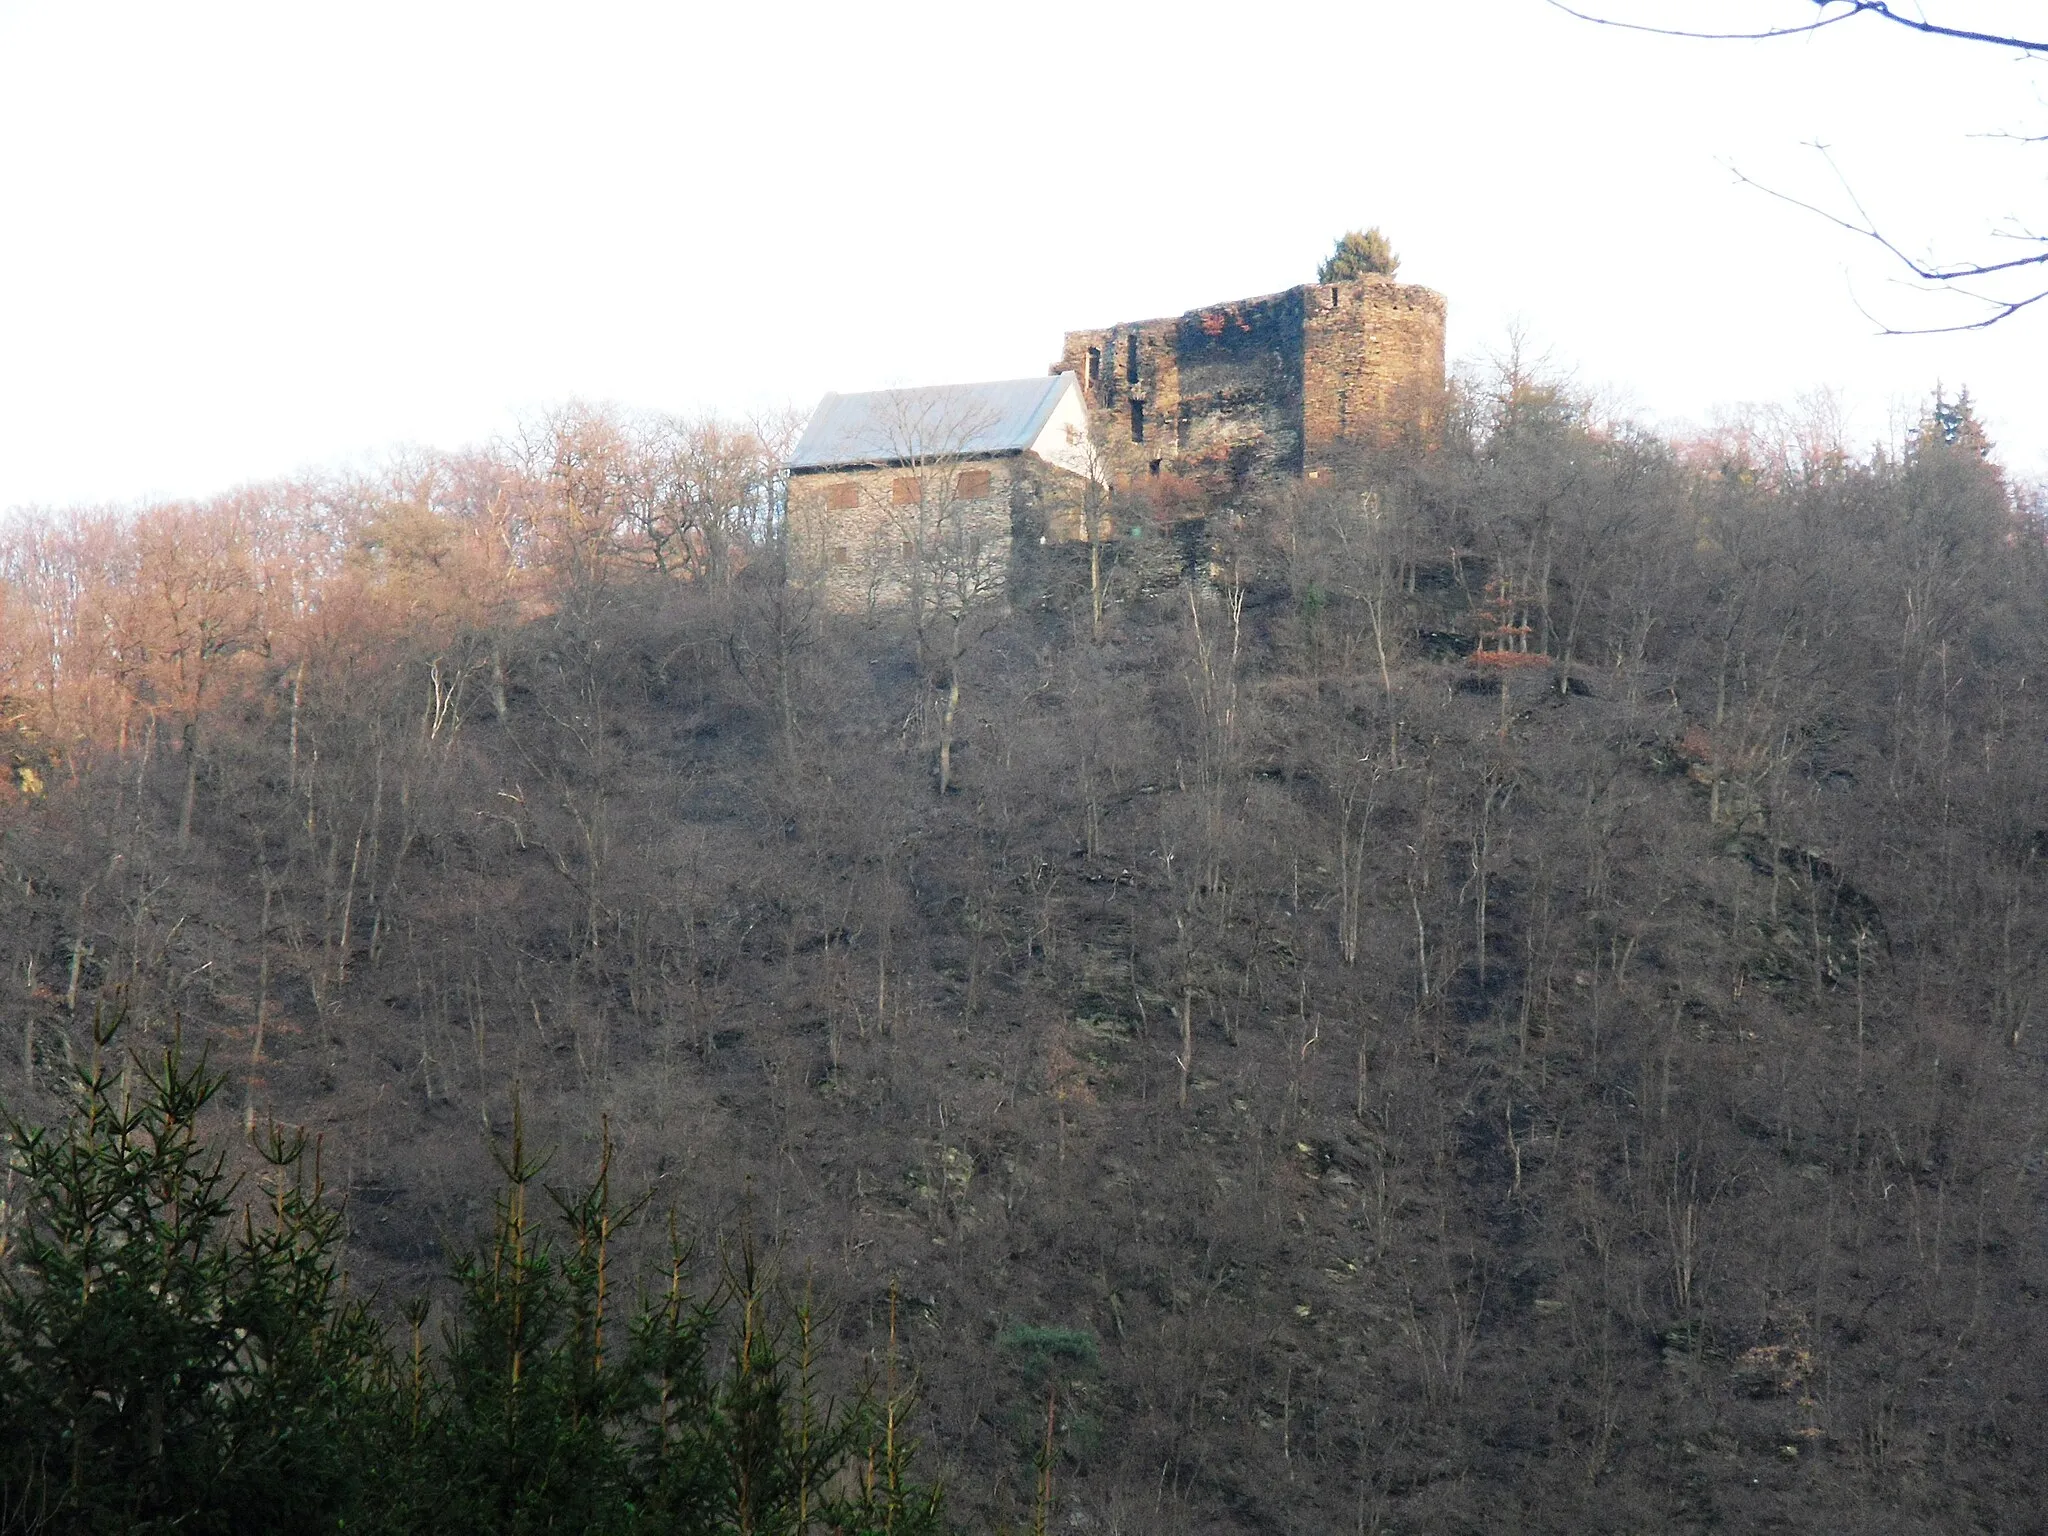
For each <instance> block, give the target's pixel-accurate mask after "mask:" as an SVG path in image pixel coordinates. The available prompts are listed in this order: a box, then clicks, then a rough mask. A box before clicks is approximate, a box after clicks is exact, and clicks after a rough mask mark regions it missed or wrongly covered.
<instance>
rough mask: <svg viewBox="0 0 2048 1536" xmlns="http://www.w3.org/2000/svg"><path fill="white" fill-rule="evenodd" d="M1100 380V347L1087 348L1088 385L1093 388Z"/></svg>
mask: <svg viewBox="0 0 2048 1536" xmlns="http://www.w3.org/2000/svg"><path fill="white" fill-rule="evenodd" d="M1101 382H1102V348H1100V347H1090V348H1089V349H1088V387H1089V388H1090V389H1093V388H1094V387H1095V386H1096V385H1097V384H1099V383H1101Z"/></svg>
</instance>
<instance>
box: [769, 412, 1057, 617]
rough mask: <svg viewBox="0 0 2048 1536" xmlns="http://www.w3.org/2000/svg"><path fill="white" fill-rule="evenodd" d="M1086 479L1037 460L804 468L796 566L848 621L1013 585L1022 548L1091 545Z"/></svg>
mask: <svg viewBox="0 0 2048 1536" xmlns="http://www.w3.org/2000/svg"><path fill="white" fill-rule="evenodd" d="M1087 493H1088V481H1087V479H1086V477H1084V476H1081V475H1077V474H1075V473H1074V472H1073V471H1072V470H1069V469H1065V468H1062V467H1061V466H1059V465H1056V464H1050V463H1047V462H1046V461H1045V460H1044V459H1043V458H1041V457H1039V456H1038V455H1037V454H1035V453H1031V452H1029V451H1017V452H1011V453H1002V454H991V455H986V456H976V457H972V458H959V459H948V458H941V459H934V460H930V461H926V462H922V463H914V464H865V465H841V466H834V467H828V468H820V469H806V470H793V471H792V472H791V474H790V478H789V495H788V506H787V512H786V518H787V521H786V525H785V526H786V528H787V531H788V538H789V550H790V559H791V563H792V566H793V568H794V569H795V571H796V572H797V574H798V575H799V577H800V578H801V579H804V580H806V581H808V582H810V583H812V584H813V585H815V586H816V587H817V588H818V589H819V590H821V591H822V593H823V594H824V597H825V601H826V603H827V605H828V606H829V607H831V608H834V609H838V610H840V611H842V612H845V611H858V610H862V609H871V608H880V607H896V606H901V605H903V604H906V603H909V602H912V601H914V600H916V599H918V598H919V597H921V596H929V597H931V598H932V599H935V600H937V601H939V602H940V603H942V604H945V603H951V602H957V601H960V600H963V599H966V600H971V599H974V598H977V597H979V596H981V595H983V594H985V593H986V592H988V591H992V590H994V589H996V588H999V587H1002V586H1004V585H1005V584H1006V583H1007V582H1008V581H1009V579H1010V571H1011V568H1012V566H1013V564H1014V563H1015V562H1016V560H1017V558H1018V556H1019V555H1020V554H1022V553H1023V550H1022V548H1020V546H1031V547H1035V546H1037V545H1038V544H1041V543H1058V542H1064V541H1066V540H1071V539H1080V538H1085V537H1086V534H1085V532H1084V525H1083V517H1084V515H1085V509H1086V505H1087Z"/></svg>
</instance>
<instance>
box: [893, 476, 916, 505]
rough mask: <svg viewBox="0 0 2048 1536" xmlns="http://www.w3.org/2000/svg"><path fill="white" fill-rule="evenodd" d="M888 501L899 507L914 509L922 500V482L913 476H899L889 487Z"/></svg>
mask: <svg viewBox="0 0 2048 1536" xmlns="http://www.w3.org/2000/svg"><path fill="white" fill-rule="evenodd" d="M889 499H890V500H891V501H893V502H894V503H896V505H897V506H899V507H914V506H916V505H917V504H918V503H919V502H920V501H923V500H924V482H923V481H922V480H920V479H918V478H917V476H915V475H899V476H897V477H896V481H895V483H894V484H892V485H891V486H890V487H889Z"/></svg>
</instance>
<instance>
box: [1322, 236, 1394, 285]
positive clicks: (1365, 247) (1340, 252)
mask: <svg viewBox="0 0 2048 1536" xmlns="http://www.w3.org/2000/svg"><path fill="white" fill-rule="evenodd" d="M1400 270H1401V258H1400V257H1398V256H1396V255H1395V254H1394V247H1393V246H1392V245H1391V244H1389V243H1388V241H1387V237H1386V236H1385V235H1383V234H1382V233H1380V230H1379V227H1378V226H1377V225H1375V226H1374V227H1373V228H1371V229H1367V230H1356V229H1354V230H1352V231H1351V232H1350V233H1349V234H1347V235H1345V236H1344V237H1343V238H1342V239H1340V240H1338V242H1337V248H1336V249H1335V250H1333V251H1332V252H1330V254H1329V256H1328V257H1326V258H1325V259H1324V261H1323V264H1322V266H1320V267H1318V268H1317V269H1316V281H1317V282H1319V283H1344V282H1349V281H1350V280H1351V279H1352V278H1354V277H1369V276H1379V277H1392V276H1393V275H1394V274H1395V273H1396V272H1398V271H1400Z"/></svg>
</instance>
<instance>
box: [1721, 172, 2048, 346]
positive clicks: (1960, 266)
mask: <svg viewBox="0 0 2048 1536" xmlns="http://www.w3.org/2000/svg"><path fill="white" fill-rule="evenodd" d="M1814 148H1815V149H1816V150H1818V151H1819V152H1820V155H1821V158H1822V159H1824V160H1826V161H1827V163H1828V169H1830V170H1832V171H1833V172H1834V173H1835V178H1836V179H1837V180H1838V181H1840V182H1841V183H1842V190H1843V192H1844V193H1845V194H1846V195H1847V197H1848V199H1849V202H1850V205H1851V206H1852V207H1853V208H1854V209H1855V210H1856V217H1855V218H1854V219H1845V218H1843V217H1842V216H1841V215H1840V214H1838V213H1834V212H1831V211H1830V210H1828V209H1826V208H1823V207H1821V206H1820V205H1819V204H1818V203H1810V202H1808V201H1806V199H1804V198H1800V197H1794V196H1792V195H1791V194H1790V193H1789V192H1780V191H1779V190H1778V189H1777V188H1776V187H1768V186H1765V185H1764V184H1763V183H1762V182H1760V181H1758V180H1756V179H1755V178H1754V177H1752V176H1748V175H1745V174H1744V173H1743V172H1741V171H1737V172H1736V173H1735V179H1736V180H1737V181H1739V182H1741V183H1742V184H1743V185H1744V186H1748V187H1754V188H1755V189H1756V190H1757V191H1759V192H1761V193H1763V194H1764V195H1765V196H1767V197H1774V198H1776V199H1777V200H1778V201H1779V202H1781V203H1789V204H1791V205H1792V206H1793V207H1794V208H1798V209H1800V210H1801V211H1803V212H1806V213H1811V214H1814V215H1816V216H1817V217H1819V218H1823V219H1825V220H1827V221H1828V223H1830V224H1832V225H1834V226H1835V227H1836V228H1837V229H1842V230H1846V231H1848V232H1849V233H1850V234H1852V235H1861V236H1862V237H1863V238H1864V239H1866V240H1869V241H1871V242H1873V243H1874V244H1876V245H1878V246H1879V247H1881V248H1882V249H1883V250H1884V251H1885V253H1886V254H1887V255H1889V256H1890V257H1891V258H1892V259H1893V260H1895V261H1897V262H1898V263H1899V264H1900V265H1901V266H1903V267H1904V268H1905V269H1906V270H1907V271H1909V272H1911V273H1912V274H1913V276H1915V277H1916V278H1918V279H1920V280H1921V281H1922V282H1924V283H1931V284H1936V285H1938V286H1940V287H1943V288H1946V289H1947V290H1948V291H1949V292H1951V293H1958V294H1961V295H1962V296H1963V297H1964V298H1967V299H1972V300H1975V301H1976V302H1977V303H1979V304H1984V305H1987V306H1988V307H1989V308H1990V311H1991V313H1989V314H1988V315H1985V316H1984V317H1982V318H1981V319H1977V320H1971V321H1968V322H1966V323H1964V324H1962V325H1927V326H1896V325H1892V324H1890V323H1888V322H1886V321H1884V320H1880V319H1879V318H1878V317H1877V316H1875V315H1873V314H1871V313H1870V311H1869V310H1867V309H1863V306H1862V305H1861V304H1860V303H1859V304H1858V305H1857V308H1858V309H1862V310H1863V314H1864V315H1865V317H1866V318H1868V319H1869V320H1870V321H1871V323H1872V324H1874V325H1876V326H1877V328H1878V330H1879V331H1880V333H1882V334H1883V335H1886V336H1941V335H1947V334H1950V333H1952V332H1955V331H1981V330H1985V329H1988V328H1989V327H1991V326H1994V325H1997V324H1998V323H1999V322H2000V321H2002V320H2009V319H2011V318H2012V317H2013V316H2014V315H2016V314H2018V313H2019V312H2020V311H2021V310H2023V309H2026V308H2028V307H2030V306H2032V305H2034V304H2038V303H2039V302H2040V301H2041V300H2042V299H2044V298H2048V290H2043V291H2042V292H2038V293H2033V294H2029V295H2028V296H2027V297H2025V298H2021V299H2002V298H1998V297H1996V296H1994V295H1991V294H1982V293H1973V292H1971V291H1970V290H1969V289H1967V288H1962V287H1959V286H1957V285H1958V284H1960V283H1964V282H1967V281H1969V280H1970V279H1972V278H1979V277H1998V276H2000V275H2002V274H2004V273H2008V272H2017V271H2022V270H2024V269H2027V268H2032V267H2048V240H2043V239H2042V238H2041V237H2039V236H2017V237H2009V238H2023V239H2027V240H2030V241H2032V242H2033V243H2035V244H2038V245H2042V246H2043V249H2041V250H2038V251H2035V252H2034V253H2033V254H2032V255H2030V256H2015V257H2013V258H2012V259H2011V260H2010V261H1988V262H1985V261H1973V262H1949V263H1944V264H1939V265H1933V264H1929V263H1927V262H1923V261H1919V260H1917V259H1915V258H1914V257H1912V256H1910V255H1908V254H1907V253H1906V252H1905V251H1903V250H1901V249H1900V248H1899V246H1898V245H1897V243H1896V242H1894V241H1893V240H1892V239H1891V238H1890V237H1889V236H1887V235H1886V234H1885V233H1884V232H1883V231H1882V230H1880V229H1879V228H1878V227H1877V221H1876V220H1874V219H1872V218H1871V216H1870V215H1869V214H1868V213H1867V212H1865V211H1864V207H1863V203H1862V200H1861V199H1859V198H1858V197H1857V196H1856V192H1855V189H1854V188H1852V187H1851V186H1850V185H1849V182H1848V178H1846V177H1845V176H1843V175H1842V172H1841V168H1840V167H1839V166H1837V165H1836V164H1835V162H1834V158H1833V156H1831V155H1829V154H1828V152H1827V149H1826V147H1825V146H1823V145H1819V144H1816V145H1815V146H1814Z"/></svg>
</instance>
